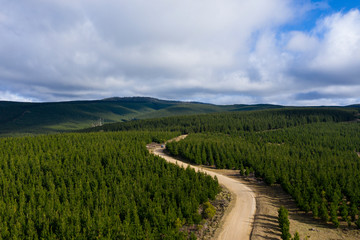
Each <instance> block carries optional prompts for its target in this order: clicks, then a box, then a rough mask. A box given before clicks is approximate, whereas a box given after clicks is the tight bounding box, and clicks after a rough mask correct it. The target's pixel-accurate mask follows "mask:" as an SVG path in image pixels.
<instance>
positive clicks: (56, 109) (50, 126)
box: [0, 97, 281, 136]
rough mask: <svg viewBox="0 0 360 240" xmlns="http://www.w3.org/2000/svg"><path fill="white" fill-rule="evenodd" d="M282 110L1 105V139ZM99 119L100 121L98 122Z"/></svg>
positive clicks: (128, 102)
mask: <svg viewBox="0 0 360 240" xmlns="http://www.w3.org/2000/svg"><path fill="white" fill-rule="evenodd" d="M269 108H281V106H277V105H267V104H259V105H213V104H205V103H197V102H180V101H167V100H160V99H155V98H149V97H125V98H119V97H114V98H107V99H103V100H95V101H71V102H50V103H23V102H7V101H0V135H2V136H14V135H18V134H21V135H23V134H36V133H54V132H67V131H74V130H78V129H82V128H89V127H92V126H95V125H99V123H100V121H101V122H102V123H114V122H125V121H129V120H133V119H148V118H155V117H167V116H176V115H192V114H200V113H214V112H227V111H248V110H259V109H269ZM100 119H101V120H100Z"/></svg>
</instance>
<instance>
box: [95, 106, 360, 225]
mask: <svg viewBox="0 0 360 240" xmlns="http://www.w3.org/2000/svg"><path fill="white" fill-rule="evenodd" d="M358 110H359V109H344V108H342V109H340V108H285V109H276V110H263V111H252V112H233V113H216V114H206V115H205V114H204V115H197V116H183V117H168V118H162V119H150V120H142V121H132V122H128V123H122V124H111V125H107V126H104V127H103V128H100V129H101V130H105V131H116V130H122V131H124V130H125V131H126V130H133V129H151V130H163V131H181V132H182V133H192V134H190V135H189V137H187V138H186V139H185V140H183V141H180V142H172V143H168V144H167V149H168V150H169V152H170V153H171V154H173V155H175V156H181V157H183V158H185V159H188V160H189V161H191V162H193V163H195V164H205V165H214V166H216V167H217V168H229V169H239V170H240V173H241V174H243V175H247V174H249V173H250V172H253V173H255V175H256V176H257V177H261V178H263V179H264V180H265V181H266V182H267V183H268V184H274V183H278V184H281V186H282V187H283V188H284V189H285V191H287V192H288V193H289V194H291V195H292V196H293V198H294V199H295V201H296V202H297V204H298V206H299V207H300V208H301V209H302V210H304V211H306V212H311V213H312V214H313V216H314V217H315V218H321V219H323V220H324V221H331V222H333V224H334V225H335V226H338V225H339V217H340V219H342V220H343V221H345V222H347V223H348V224H349V225H351V224H352V223H354V222H355V223H356V224H357V225H358V226H359V227H360V220H359V217H358V215H359V206H360V157H359V156H360V153H359V152H360V123H359V122H358V121H356V119H357V118H358V117H359V111H358ZM97 130H99V129H92V131H97ZM357 153H359V155H358V154H357Z"/></svg>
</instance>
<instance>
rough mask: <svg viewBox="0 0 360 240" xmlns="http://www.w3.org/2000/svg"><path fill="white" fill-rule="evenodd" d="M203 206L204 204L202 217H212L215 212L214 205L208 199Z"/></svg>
mask: <svg viewBox="0 0 360 240" xmlns="http://www.w3.org/2000/svg"><path fill="white" fill-rule="evenodd" d="M203 206H204V210H203V217H204V218H206V219H211V218H213V217H214V216H215V213H216V209H215V207H214V206H213V205H212V204H211V203H210V202H209V201H208V202H206V203H204V204H203Z"/></svg>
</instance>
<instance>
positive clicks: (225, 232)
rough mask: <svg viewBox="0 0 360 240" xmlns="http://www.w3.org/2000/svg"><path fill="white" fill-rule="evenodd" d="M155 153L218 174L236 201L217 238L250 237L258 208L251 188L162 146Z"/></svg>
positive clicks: (227, 214) (225, 217)
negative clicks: (191, 161)
mask: <svg viewBox="0 0 360 240" xmlns="http://www.w3.org/2000/svg"><path fill="white" fill-rule="evenodd" d="M153 153H154V154H156V155H158V156H160V157H162V158H164V159H165V160H166V161H168V162H171V163H174V164H177V165H178V166H181V167H184V168H187V166H190V167H192V168H194V169H195V170H196V171H200V172H205V173H207V174H208V175H210V176H216V177H217V179H218V181H219V183H220V184H221V185H224V186H225V187H226V188H227V189H229V191H230V192H232V194H233V200H232V201H234V203H231V205H232V208H231V209H230V211H227V213H226V214H225V216H224V217H223V219H222V221H223V223H222V227H221V228H220V229H218V232H217V233H216V236H217V239H219V240H230V239H240V240H243V239H250V235H251V231H252V225H253V224H252V223H253V221H254V216H255V210H256V201H255V193H254V192H253V191H252V190H251V189H250V188H248V187H247V186H245V185H244V184H242V183H241V182H239V181H237V180H235V179H232V178H230V177H227V176H224V175H222V174H220V173H216V172H213V171H210V170H208V169H204V168H202V167H198V166H193V165H190V164H187V163H184V162H182V161H179V160H177V159H175V158H173V157H171V156H169V155H167V154H165V153H164V149H163V148H161V147H156V148H155V149H154V150H153Z"/></svg>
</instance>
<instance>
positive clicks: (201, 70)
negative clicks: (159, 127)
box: [0, 0, 360, 105]
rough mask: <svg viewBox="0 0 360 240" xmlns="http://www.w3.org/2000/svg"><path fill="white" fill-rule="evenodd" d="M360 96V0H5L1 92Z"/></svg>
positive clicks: (340, 99) (74, 96) (251, 98)
mask: <svg viewBox="0 0 360 240" xmlns="http://www.w3.org/2000/svg"><path fill="white" fill-rule="evenodd" d="M112 96H121V97H122V96H151V97H157V98H162V99H173V100H185V101H190V100H192V101H202V102H209V103H216V104H234V103H242V104H254V103H273V104H283V105H348V104H354V103H360V0H327V1H314V0H312V1H311V0H251V1H249V0H151V1H149V0H76V1H75V0H19V1H14V0H0V100H11V101H33V102H43V101H64V100H80V99H89V100H90V99H102V98H107V97H112Z"/></svg>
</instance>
